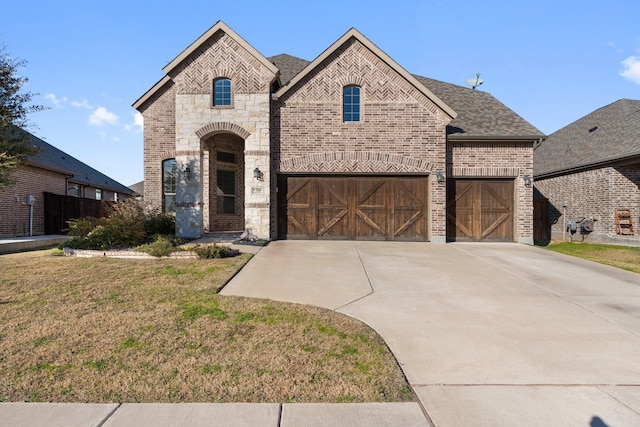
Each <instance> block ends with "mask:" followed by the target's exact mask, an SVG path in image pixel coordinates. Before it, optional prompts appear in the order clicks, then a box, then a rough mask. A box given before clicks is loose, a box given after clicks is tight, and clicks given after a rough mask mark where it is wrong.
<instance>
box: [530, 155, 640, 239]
mask: <svg viewBox="0 0 640 427" xmlns="http://www.w3.org/2000/svg"><path fill="white" fill-rule="evenodd" d="M535 188H536V198H546V199H549V222H550V224H551V238H552V239H554V240H557V241H562V240H563V239H564V240H569V235H568V234H567V233H566V232H565V230H566V224H567V223H568V222H569V221H570V220H571V219H574V220H577V219H580V218H583V217H584V218H587V219H595V220H596V221H595V224H594V231H593V232H592V233H590V234H589V235H586V236H585V241H589V240H590V241H604V242H618V243H626V244H634V245H639V244H640V236H639V233H640V229H639V228H638V226H639V225H640V224H639V222H640V164H638V163H636V164H630V165H620V166H616V165H611V166H607V167H602V168H595V169H590V170H585V171H581V172H576V173H573V174H567V175H560V176H555V177H551V178H544V179H538V180H536V182H535ZM563 205H566V206H565V207H563ZM622 208H625V209H631V216H632V221H633V225H634V229H635V235H634V236H627V235H619V234H617V233H616V223H615V210H616V209H622ZM578 231H579V230H578ZM573 238H574V239H578V240H582V236H581V235H580V234H579V233H578V234H576V235H575V236H574V237H573Z"/></svg>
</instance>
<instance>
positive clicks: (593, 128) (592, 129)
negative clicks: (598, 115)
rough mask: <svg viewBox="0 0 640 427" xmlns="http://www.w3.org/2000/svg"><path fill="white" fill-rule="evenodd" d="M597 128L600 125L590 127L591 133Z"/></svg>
mask: <svg viewBox="0 0 640 427" xmlns="http://www.w3.org/2000/svg"><path fill="white" fill-rule="evenodd" d="M597 129H598V126H594V127H592V128H591V129H589V133H591V132H595V131H596V130H597Z"/></svg>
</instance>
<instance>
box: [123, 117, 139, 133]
mask: <svg viewBox="0 0 640 427" xmlns="http://www.w3.org/2000/svg"><path fill="white" fill-rule="evenodd" d="M143 124H144V120H143V118H142V114H140V113H134V114H133V123H131V124H129V125H124V128H125V129H126V130H127V132H136V133H139V132H142V126H143Z"/></svg>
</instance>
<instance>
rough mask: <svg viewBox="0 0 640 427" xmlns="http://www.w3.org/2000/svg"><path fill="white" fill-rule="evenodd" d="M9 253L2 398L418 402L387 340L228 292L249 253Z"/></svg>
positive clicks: (2, 308)
mask: <svg viewBox="0 0 640 427" xmlns="http://www.w3.org/2000/svg"><path fill="white" fill-rule="evenodd" d="M54 252H55V251H36V252H27V253H20V254H10V255H2V256H0V271H1V272H2V273H1V274H0V324H1V325H2V329H0V401H50V402H369V401H405V400H413V399H414V397H413V395H412V392H411V389H410V388H409V387H408V385H407V383H406V380H405V378H404V376H403V374H402V372H401V370H400V369H399V367H398V366H397V363H396V361H395V359H394V358H393V357H392V355H391V354H390V352H389V350H388V349H387V347H386V345H385V344H384V342H383V341H382V340H381V339H380V337H379V336H378V335H377V334H376V333H375V332H374V331H373V330H371V329H370V328H368V327H367V326H366V325H364V324H362V323H360V322H359V321H357V320H355V319H352V318H350V317H347V316H344V315H341V314H338V313H335V312H333V311H330V310H324V309H320V308H315V307H309V306H303V305H296V304H285V303H278V302H273V301H267V300H254V299H248V298H236V297H225V296H221V295H218V294H217V291H218V290H219V288H220V287H221V286H222V285H223V284H224V283H225V282H226V280H228V278H229V277H231V276H232V275H233V274H234V273H235V272H236V270H237V269H238V268H240V267H241V266H242V265H243V264H244V263H245V262H247V260H248V257H247V256H244V255H243V256H240V257H235V258H226V259H207V260H200V259H198V260H196V259H188V260H175V259H174V260H170V259H157V260H155V259H153V260H134V259H112V258H108V259H105V258H68V257H62V256H54Z"/></svg>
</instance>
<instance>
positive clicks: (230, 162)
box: [203, 133, 245, 232]
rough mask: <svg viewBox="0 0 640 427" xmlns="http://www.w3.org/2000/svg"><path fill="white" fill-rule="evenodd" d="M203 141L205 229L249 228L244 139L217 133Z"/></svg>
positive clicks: (222, 230) (220, 230)
mask: <svg viewBox="0 0 640 427" xmlns="http://www.w3.org/2000/svg"><path fill="white" fill-rule="evenodd" d="M203 145H204V149H205V152H204V158H203V166H204V168H203V184H204V186H203V187H204V188H203V196H204V199H205V200H204V202H205V212H204V222H205V224H204V226H205V229H208V230H209V231H210V232H224V231H242V230H244V229H245V218H244V214H245V212H244V209H245V207H244V197H245V195H244V192H245V189H244V188H245V183H244V181H245V177H244V168H245V166H244V140H243V139H242V138H241V137H240V136H238V135H235V134H232V133H216V134H214V135H211V136H208V137H206V139H205V140H204V144H203ZM207 208H208V209H207Z"/></svg>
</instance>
